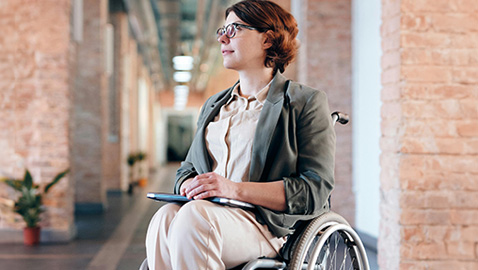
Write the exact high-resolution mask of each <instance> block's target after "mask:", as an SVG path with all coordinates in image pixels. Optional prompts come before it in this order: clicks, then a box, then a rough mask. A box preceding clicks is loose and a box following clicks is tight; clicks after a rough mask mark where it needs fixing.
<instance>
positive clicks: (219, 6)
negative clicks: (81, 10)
mask: <svg viewBox="0 0 478 270" xmlns="http://www.w3.org/2000/svg"><path fill="white" fill-rule="evenodd" d="M233 2H237V0H110V10H114V9H115V7H116V8H118V5H122V6H123V8H124V9H125V10H126V12H127V13H128V17H129V24H130V30H131V32H132V35H133V36H134V37H135V39H136V40H137V41H138V44H139V50H140V52H141V53H142V54H143V59H145V64H146V66H148V68H149V70H150V72H151V74H152V79H153V83H154V84H155V85H156V88H157V89H158V90H164V89H172V87H174V85H175V84H176V83H175V82H174V81H173V73H174V69H173V62H172V58H173V57H174V56H176V55H188V56H192V57H193V59H194V62H193V63H194V65H193V69H192V70H191V75H192V76H191V81H190V82H189V83H188V85H189V89H190V91H203V90H204V89H205V87H206V84H207V81H208V79H209V76H210V74H211V73H212V72H214V69H215V67H216V66H217V65H218V63H219V64H220V62H218V59H219V57H220V54H219V50H218V46H217V41H216V37H215V32H216V29H217V28H218V27H219V26H221V25H222V24H223V22H224V10H225V9H226V7H228V6H229V5H231V4H232V3H233Z"/></svg>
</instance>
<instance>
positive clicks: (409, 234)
mask: <svg viewBox="0 0 478 270" xmlns="http://www.w3.org/2000/svg"><path fill="white" fill-rule="evenodd" d="M401 238H402V239H403V241H406V242H415V243H416V242H423V241H425V234H424V233H423V230H422V228H421V227H419V226H414V225H413V226H402V228H401Z"/></svg>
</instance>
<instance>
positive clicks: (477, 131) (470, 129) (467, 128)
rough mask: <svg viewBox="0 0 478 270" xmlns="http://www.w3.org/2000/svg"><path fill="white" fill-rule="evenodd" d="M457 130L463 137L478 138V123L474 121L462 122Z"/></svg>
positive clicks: (458, 124)
mask: <svg viewBox="0 0 478 270" xmlns="http://www.w3.org/2000/svg"><path fill="white" fill-rule="evenodd" d="M456 128H457V132H458V134H459V135H460V136H462V137H478V122H477V121H476V120H474V119H467V120H463V121H460V122H458V123H457V127H456Z"/></svg>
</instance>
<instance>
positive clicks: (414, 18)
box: [400, 13, 430, 31]
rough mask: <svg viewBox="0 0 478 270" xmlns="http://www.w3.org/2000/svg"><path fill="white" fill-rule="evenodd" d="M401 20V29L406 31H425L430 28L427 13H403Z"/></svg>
mask: <svg viewBox="0 0 478 270" xmlns="http://www.w3.org/2000/svg"><path fill="white" fill-rule="evenodd" d="M400 19H401V20H400V24H401V29H403V30H405V31H425V30H428V29H429V28H430V18H429V16H427V15H425V13H421V14H413V13H403V14H402V16H401V18H400Z"/></svg>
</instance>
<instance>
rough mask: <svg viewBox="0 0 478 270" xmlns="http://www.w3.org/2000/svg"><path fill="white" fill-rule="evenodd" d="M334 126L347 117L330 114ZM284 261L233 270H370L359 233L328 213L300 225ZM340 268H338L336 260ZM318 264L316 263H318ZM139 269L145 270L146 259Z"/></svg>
mask: <svg viewBox="0 0 478 270" xmlns="http://www.w3.org/2000/svg"><path fill="white" fill-rule="evenodd" d="M331 116H332V120H333V123H334V125H335V123H337V122H339V123H340V124H342V125H345V124H347V123H348V121H349V117H348V115H347V114H344V113H340V112H333V113H332V114H331ZM283 248H285V249H286V251H285V254H284V255H285V256H283V257H284V258H286V259H285V260H281V259H271V258H258V259H255V260H252V261H250V262H248V263H246V264H245V265H244V266H239V267H235V268H234V269H232V270H236V269H237V270H238V269H242V270H256V269H280V270H283V269H287V270H302V269H307V270H342V269H343V270H346V269H353V270H369V269H370V267H369V263H368V258H367V254H366V251H365V248H364V246H363V243H362V241H361V240H360V237H359V236H358V234H357V233H356V232H355V231H354V229H353V228H352V227H350V225H349V224H348V222H347V221H346V220H345V219H344V218H343V217H342V216H340V215H339V214H337V213H335V212H332V211H329V212H327V213H324V214H322V215H320V216H318V217H316V218H314V219H312V220H311V221H308V222H307V224H303V226H299V227H298V228H297V229H296V231H295V232H294V234H292V235H291V236H289V238H288V240H287V242H286V244H285V245H284V247H283ZM338 257H341V258H342V260H339V262H338V263H339V265H337V258H338ZM317 262H318V264H317ZM139 269H140V270H147V269H148V265H147V259H145V260H144V261H143V263H142V264H141V266H140V268H139Z"/></svg>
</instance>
